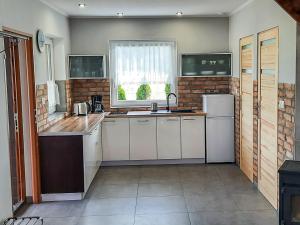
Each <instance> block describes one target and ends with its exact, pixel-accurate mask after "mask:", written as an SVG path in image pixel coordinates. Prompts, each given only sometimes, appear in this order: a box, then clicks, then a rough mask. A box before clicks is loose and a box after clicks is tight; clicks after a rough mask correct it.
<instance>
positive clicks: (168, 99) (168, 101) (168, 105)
mask: <svg viewBox="0 0 300 225" xmlns="http://www.w3.org/2000/svg"><path fill="white" fill-rule="evenodd" d="M172 95H173V96H174V97H175V98H176V104H177V95H176V94H175V93H170V94H168V96H167V111H170V97H171V96H172Z"/></svg>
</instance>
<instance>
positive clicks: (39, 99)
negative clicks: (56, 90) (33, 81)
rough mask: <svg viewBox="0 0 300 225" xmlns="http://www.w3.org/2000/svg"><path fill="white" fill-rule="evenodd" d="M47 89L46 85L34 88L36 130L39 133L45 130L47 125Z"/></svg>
mask: <svg viewBox="0 0 300 225" xmlns="http://www.w3.org/2000/svg"><path fill="white" fill-rule="evenodd" d="M47 105H48V89H47V84H41V85H37V86H36V114H37V128H38V132H41V131H43V130H45V129H46V128H47V124H48V107H47Z"/></svg>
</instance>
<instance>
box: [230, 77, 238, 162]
mask: <svg viewBox="0 0 300 225" xmlns="http://www.w3.org/2000/svg"><path fill="white" fill-rule="evenodd" d="M230 93H231V94H232V95H234V97H235V103H234V105H235V106H234V114H235V115H234V129H235V131H234V148H235V161H236V164H237V165H240V79H239V78H238V77H232V78H231V79H230Z"/></svg>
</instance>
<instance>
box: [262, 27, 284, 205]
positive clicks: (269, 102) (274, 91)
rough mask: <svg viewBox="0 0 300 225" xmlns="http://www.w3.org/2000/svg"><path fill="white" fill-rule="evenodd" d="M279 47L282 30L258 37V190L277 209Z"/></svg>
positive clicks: (273, 30) (266, 32) (264, 33)
mask: <svg viewBox="0 0 300 225" xmlns="http://www.w3.org/2000/svg"><path fill="white" fill-rule="evenodd" d="M278 43H279V42H278V28H274V29H271V30H268V31H264V32H261V33H260V34H259V35H258V45H259V46H258V56H259V59H258V67H259V68H258V71H259V79H258V80H259V102H260V123H259V179H258V187H259V189H260V191H261V192H262V194H263V195H264V196H265V197H266V198H267V199H268V201H269V202H270V203H271V204H272V205H273V207H274V208H275V209H277V207H278V196H277V194H278V181H277V180H278V176H277V169H278V165H277V123H278V121H277V119H278V117H277V114H278V106H277V104H278Z"/></svg>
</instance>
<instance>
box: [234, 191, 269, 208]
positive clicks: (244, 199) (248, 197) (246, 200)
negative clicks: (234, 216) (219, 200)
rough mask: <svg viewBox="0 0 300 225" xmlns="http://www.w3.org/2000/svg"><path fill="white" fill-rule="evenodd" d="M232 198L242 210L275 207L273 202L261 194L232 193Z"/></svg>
mask: <svg viewBox="0 0 300 225" xmlns="http://www.w3.org/2000/svg"><path fill="white" fill-rule="evenodd" d="M232 199H233V200H234V201H235V203H236V204H237V206H238V208H239V209H240V210H266V209H269V210H271V209H273V207H272V206H271V204H270V203H269V202H268V201H267V200H266V199H265V198H264V197H263V196H262V195H261V194H232Z"/></svg>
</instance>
